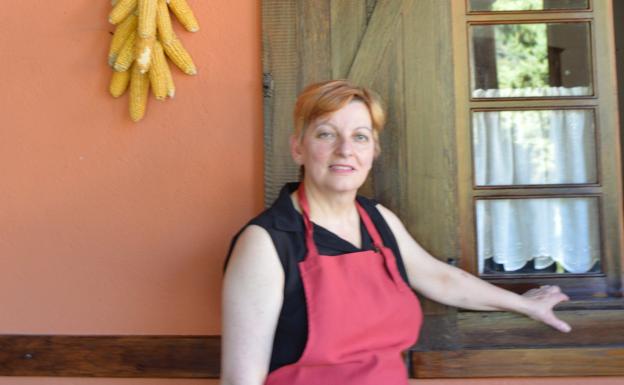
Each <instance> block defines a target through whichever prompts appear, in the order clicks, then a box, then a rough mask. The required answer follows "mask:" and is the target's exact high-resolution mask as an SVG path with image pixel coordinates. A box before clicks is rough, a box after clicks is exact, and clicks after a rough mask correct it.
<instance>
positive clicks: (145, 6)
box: [137, 0, 156, 38]
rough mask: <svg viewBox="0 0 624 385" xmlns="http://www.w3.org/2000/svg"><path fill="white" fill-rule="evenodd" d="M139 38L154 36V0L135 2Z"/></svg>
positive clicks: (138, 0)
mask: <svg viewBox="0 0 624 385" xmlns="http://www.w3.org/2000/svg"><path fill="white" fill-rule="evenodd" d="M137 4H138V10H139V27H138V33H139V36H140V37H146V38H147V37H153V36H156V0H137Z"/></svg>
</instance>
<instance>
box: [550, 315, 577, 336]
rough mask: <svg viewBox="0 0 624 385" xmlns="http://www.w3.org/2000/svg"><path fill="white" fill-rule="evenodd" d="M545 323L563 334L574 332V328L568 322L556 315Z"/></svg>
mask: <svg viewBox="0 0 624 385" xmlns="http://www.w3.org/2000/svg"><path fill="white" fill-rule="evenodd" d="M544 322H545V323H546V324H547V325H550V326H552V327H553V328H555V329H557V330H559V331H560V332H563V333H568V332H570V331H571V330H572V327H571V326H570V325H569V324H568V323H567V322H565V321H563V320H562V319H560V318H557V316H555V315H554V314H552V318H551V319H549V320H545V321H544Z"/></svg>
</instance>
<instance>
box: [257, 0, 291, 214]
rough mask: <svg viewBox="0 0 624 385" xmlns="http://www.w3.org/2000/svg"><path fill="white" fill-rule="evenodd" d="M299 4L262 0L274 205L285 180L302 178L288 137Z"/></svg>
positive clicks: (269, 198) (268, 167)
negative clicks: (268, 87)
mask: <svg viewBox="0 0 624 385" xmlns="http://www.w3.org/2000/svg"><path fill="white" fill-rule="evenodd" d="M296 23H297V6H296V3H295V1H294V0H293V1H283V0H263V1H262V41H263V47H262V49H263V55H262V57H263V62H262V66H263V72H264V74H265V76H267V77H268V78H269V79H271V87H270V92H269V94H268V95H267V96H265V98H264V114H265V115H264V181H265V183H264V201H265V205H267V206H268V205H270V204H271V203H272V202H273V201H274V200H275V198H277V195H278V194H279V190H280V189H281V187H282V186H283V184H284V183H286V182H290V181H295V180H297V179H298V174H299V168H298V167H297V165H296V164H295V163H294V162H293V161H292V158H291V156H290V151H289V147H288V139H289V137H290V134H291V133H292V130H293V118H292V113H293V108H294V106H295V98H296V96H297V92H298V88H297V87H298V75H299V56H298V53H297V24H296Z"/></svg>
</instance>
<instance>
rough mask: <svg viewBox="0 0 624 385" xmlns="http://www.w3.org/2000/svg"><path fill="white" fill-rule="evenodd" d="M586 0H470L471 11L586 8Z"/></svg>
mask: <svg viewBox="0 0 624 385" xmlns="http://www.w3.org/2000/svg"><path fill="white" fill-rule="evenodd" d="M587 8H589V1H588V0H470V10H471V11H479V12H484V11H494V12H497V11H498V12H500V11H541V10H549V9H587Z"/></svg>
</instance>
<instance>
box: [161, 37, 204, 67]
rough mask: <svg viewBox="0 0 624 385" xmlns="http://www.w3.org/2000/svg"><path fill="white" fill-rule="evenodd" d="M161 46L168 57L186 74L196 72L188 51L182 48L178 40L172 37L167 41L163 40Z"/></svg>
mask: <svg viewBox="0 0 624 385" xmlns="http://www.w3.org/2000/svg"><path fill="white" fill-rule="evenodd" d="M163 48H164V49H165V52H166V53H167V56H169V59H171V61H172V62H173V63H174V64H175V65H176V66H178V68H180V69H181V70H182V71H183V72H184V73H186V74H187V75H195V74H197V68H196V67H195V63H193V59H192V58H191V55H190V54H189V53H188V51H187V50H186V49H185V48H184V46H183V45H182V43H181V42H180V40H178V39H177V38H174V39H173V40H171V41H169V42H166V43H165V42H163Z"/></svg>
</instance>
